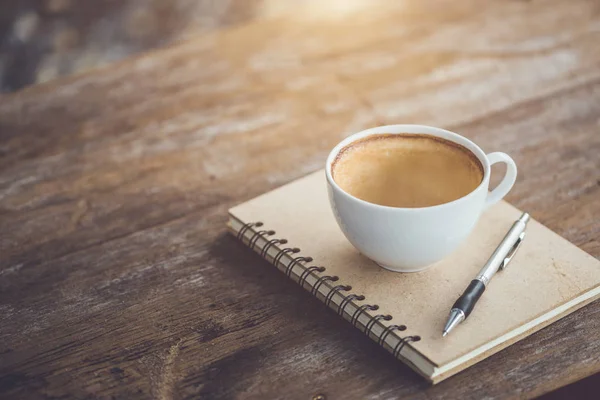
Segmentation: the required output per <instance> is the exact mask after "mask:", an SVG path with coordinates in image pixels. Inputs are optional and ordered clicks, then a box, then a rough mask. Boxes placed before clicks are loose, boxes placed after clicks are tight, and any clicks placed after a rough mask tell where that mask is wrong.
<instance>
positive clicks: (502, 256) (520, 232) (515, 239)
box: [475, 213, 530, 286]
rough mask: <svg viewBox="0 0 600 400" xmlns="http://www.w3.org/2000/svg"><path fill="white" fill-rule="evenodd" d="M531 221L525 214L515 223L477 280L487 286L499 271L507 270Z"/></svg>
mask: <svg viewBox="0 0 600 400" xmlns="http://www.w3.org/2000/svg"><path fill="white" fill-rule="evenodd" d="M529 219H530V216H529V214H527V213H523V214H522V215H521V217H520V218H519V219H518V220H517V221H515V223H514V224H513V225H512V227H511V228H510V230H509V231H508V232H507V233H506V235H505V236H504V239H502V242H501V243H500V245H499V246H498V247H497V248H496V250H495V251H494V253H492V255H491V257H490V258H489V259H488V261H487V262H486V263H485V265H484V266H483V268H481V271H479V274H477V276H476V277H475V279H477V280H479V281H481V283H483V284H484V285H485V286H487V285H488V283H489V282H490V279H492V276H494V274H495V273H496V272H497V271H498V269H504V268H505V266H506V265H507V264H508V261H510V259H511V258H512V255H513V254H514V252H515V251H516V250H517V249H518V248H519V246H520V245H521V242H522V241H523V239H524V237H525V227H526V226H527V222H528V221H529Z"/></svg>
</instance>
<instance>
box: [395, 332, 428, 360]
mask: <svg viewBox="0 0 600 400" xmlns="http://www.w3.org/2000/svg"><path fill="white" fill-rule="evenodd" d="M419 340H421V336H405V337H403V338H400V341H399V342H398V344H397V345H396V347H394V351H393V352H392V354H393V356H394V358H398V356H400V352H401V351H402V349H403V348H404V345H405V344H406V343H410V342H418V341H419Z"/></svg>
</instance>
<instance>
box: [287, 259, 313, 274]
mask: <svg viewBox="0 0 600 400" xmlns="http://www.w3.org/2000/svg"><path fill="white" fill-rule="evenodd" d="M312 260H313V259H312V257H296V258H294V259H293V260H292V261H290V263H289V264H288V266H287V268H286V269H285V275H286V276H287V277H290V276H291V275H292V271H293V270H294V266H295V265H296V264H298V263H299V262H311V261H312Z"/></svg>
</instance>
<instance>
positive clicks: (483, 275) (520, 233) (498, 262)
mask: <svg viewBox="0 0 600 400" xmlns="http://www.w3.org/2000/svg"><path fill="white" fill-rule="evenodd" d="M528 221H529V214H527V213H523V215H521V217H520V218H519V219H518V220H517V221H515V223H514V224H513V225H512V227H511V228H510V230H509V231H508V233H507V234H506V236H504V239H502V242H500V245H499V246H498V247H497V248H496V250H495V251H494V253H493V254H492V256H491V257H490V258H489V260H488V261H487V262H486V263H485V265H484V266H483V268H482V269H481V271H479V274H477V276H476V277H475V279H473V280H472V281H471V283H470V284H469V286H468V287H467V289H466V290H465V291H464V292H463V294H462V295H461V296H460V297H459V298H458V300H456V302H455V303H454V305H453V306H452V309H451V310H450V316H449V317H448V322H446V326H444V331H443V332H442V336H446V335H447V334H448V333H450V331H451V330H452V329H454V328H455V327H456V326H457V325H458V324H460V323H461V322H463V321H464V320H465V319H467V317H468V316H469V314H471V311H473V308H474V307H475V304H476V303H477V300H479V298H480V297H481V295H482V294H483V292H484V291H485V288H486V286H487V285H488V283H489V282H490V280H491V279H492V276H494V274H495V273H496V272H498V270H503V269H504V268H506V266H507V265H508V263H509V262H510V260H511V259H512V258H513V256H514V255H515V252H516V251H517V250H518V249H519V246H521V243H522V242H523V239H524V238H525V227H526V226H527V222H528Z"/></svg>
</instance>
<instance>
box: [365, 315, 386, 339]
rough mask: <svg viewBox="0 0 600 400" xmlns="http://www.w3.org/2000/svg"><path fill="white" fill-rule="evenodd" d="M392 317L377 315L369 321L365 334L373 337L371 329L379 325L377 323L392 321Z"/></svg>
mask: <svg viewBox="0 0 600 400" xmlns="http://www.w3.org/2000/svg"><path fill="white" fill-rule="evenodd" d="M391 319H392V316H391V315H389V314H388V315H383V314H377V315H376V316H374V317H373V318H371V319H370V320H369V322H367V325H365V330H364V333H365V334H366V335H367V336H369V335H371V329H373V327H374V326H375V324H376V323H377V321H379V320H384V321H391Z"/></svg>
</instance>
